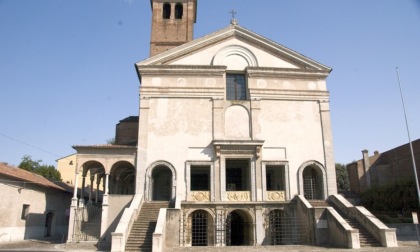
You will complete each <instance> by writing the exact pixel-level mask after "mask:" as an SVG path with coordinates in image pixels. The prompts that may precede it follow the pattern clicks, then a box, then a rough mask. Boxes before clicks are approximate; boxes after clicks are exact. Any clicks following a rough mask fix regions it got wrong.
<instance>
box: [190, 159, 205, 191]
mask: <svg viewBox="0 0 420 252" xmlns="http://www.w3.org/2000/svg"><path fill="white" fill-rule="evenodd" d="M190 181H191V191H210V167H209V166H198V165H197V166H191V180H190Z"/></svg>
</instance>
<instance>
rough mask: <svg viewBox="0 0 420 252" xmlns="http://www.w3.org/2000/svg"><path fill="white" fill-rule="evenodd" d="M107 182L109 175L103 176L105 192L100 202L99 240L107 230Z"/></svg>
mask: <svg viewBox="0 0 420 252" xmlns="http://www.w3.org/2000/svg"><path fill="white" fill-rule="evenodd" d="M108 180H109V174H105V178H104V184H105V191H104V195H103V200H102V220H101V238H102V236H103V235H104V234H105V231H106V229H107V228H108V207H109V204H108Z"/></svg>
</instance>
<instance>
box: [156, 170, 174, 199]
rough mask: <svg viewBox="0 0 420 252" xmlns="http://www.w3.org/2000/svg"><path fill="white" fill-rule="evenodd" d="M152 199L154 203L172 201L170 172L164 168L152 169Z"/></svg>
mask: <svg viewBox="0 0 420 252" xmlns="http://www.w3.org/2000/svg"><path fill="white" fill-rule="evenodd" d="M152 177H153V198H152V200H155V201H170V200H171V199H172V172H171V170H170V169H169V168H168V167H166V166H159V167H156V168H154V169H153V174H152Z"/></svg>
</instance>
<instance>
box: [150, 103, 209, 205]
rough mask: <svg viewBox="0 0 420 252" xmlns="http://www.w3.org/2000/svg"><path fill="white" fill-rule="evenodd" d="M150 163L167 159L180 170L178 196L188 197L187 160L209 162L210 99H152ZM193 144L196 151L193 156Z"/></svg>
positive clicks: (178, 172)
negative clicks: (186, 184)
mask: <svg viewBox="0 0 420 252" xmlns="http://www.w3.org/2000/svg"><path fill="white" fill-rule="evenodd" d="M149 105H150V109H149V124H148V140H147V142H148V145H147V166H149V165H151V164H152V163H153V162H156V161H159V160H164V161H167V162H169V163H171V164H172V165H173V166H174V167H175V169H176V171H177V174H176V176H177V197H180V198H182V199H184V198H185V178H184V175H185V172H184V170H185V161H187V160H188V159H189V157H192V158H194V159H193V160H200V161H209V160H210V159H211V156H209V154H208V152H209V151H210V150H208V149H206V148H210V149H211V147H209V144H210V142H211V141H212V102H211V101H210V100H209V99H152V100H150V102H149ZM191 147H193V148H194V154H193V156H191V151H192V150H191Z"/></svg>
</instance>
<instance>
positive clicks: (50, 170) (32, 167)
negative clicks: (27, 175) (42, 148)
mask: <svg viewBox="0 0 420 252" xmlns="http://www.w3.org/2000/svg"><path fill="white" fill-rule="evenodd" d="M41 162H42V160H36V161H35V160H32V157H31V156H29V155H25V156H23V158H22V161H21V162H20V164H19V166H18V167H19V168H21V169H24V170H27V171H29V172H33V173H36V174H39V175H41V176H43V177H44V178H47V179H49V180H53V181H61V174H60V172H59V171H58V170H56V169H55V167H54V166H53V165H45V164H42V165H41Z"/></svg>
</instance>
